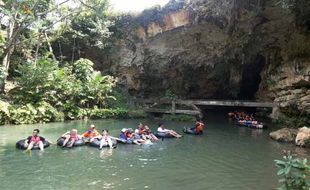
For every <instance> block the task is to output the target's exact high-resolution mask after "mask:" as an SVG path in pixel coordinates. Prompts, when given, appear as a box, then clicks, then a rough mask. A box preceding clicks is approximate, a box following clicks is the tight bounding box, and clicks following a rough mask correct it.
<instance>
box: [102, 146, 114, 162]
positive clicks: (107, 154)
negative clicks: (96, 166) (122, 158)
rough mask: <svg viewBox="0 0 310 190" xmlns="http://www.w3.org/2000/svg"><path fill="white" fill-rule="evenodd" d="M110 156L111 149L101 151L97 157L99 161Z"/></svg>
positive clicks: (111, 153)
mask: <svg viewBox="0 0 310 190" xmlns="http://www.w3.org/2000/svg"><path fill="white" fill-rule="evenodd" d="M112 155H113V149H112V148H107V149H102V150H101V151H100V154H99V157H100V158H101V159H106V158H108V157H110V156H112Z"/></svg>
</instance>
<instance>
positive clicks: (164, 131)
mask: <svg viewBox="0 0 310 190" xmlns="http://www.w3.org/2000/svg"><path fill="white" fill-rule="evenodd" d="M157 132H159V133H167V134H170V135H172V136H174V137H177V138H180V137H182V135H180V134H178V133H177V132H175V131H174V130H170V129H166V128H165V126H164V124H163V123H160V124H159V125H158V128H157Z"/></svg>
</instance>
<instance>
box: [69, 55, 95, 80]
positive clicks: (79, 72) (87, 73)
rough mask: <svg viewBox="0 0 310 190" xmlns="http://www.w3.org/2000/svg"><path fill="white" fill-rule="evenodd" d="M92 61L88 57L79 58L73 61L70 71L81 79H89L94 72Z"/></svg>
mask: <svg viewBox="0 0 310 190" xmlns="http://www.w3.org/2000/svg"><path fill="white" fill-rule="evenodd" d="M93 66H94V63H93V62H91V61H90V60H88V59H79V60H77V61H76V62H75V63H73V67H72V72H73V74H74V75H75V77H76V78H77V79H78V80H80V81H82V82H85V81H89V80H90V79H91V78H92V75H93V73H94V69H93Z"/></svg>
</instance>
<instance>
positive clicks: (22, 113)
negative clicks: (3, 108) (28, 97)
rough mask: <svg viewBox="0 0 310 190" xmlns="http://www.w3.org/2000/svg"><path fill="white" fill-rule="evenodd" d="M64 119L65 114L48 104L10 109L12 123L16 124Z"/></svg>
mask: <svg viewBox="0 0 310 190" xmlns="http://www.w3.org/2000/svg"><path fill="white" fill-rule="evenodd" d="M63 119H64V118H63V114H61V113H59V112H58V111H57V110H56V109H55V108H53V107H52V106H51V105H50V104H48V103H46V102H40V103H39V104H38V105H32V104H26V105H23V106H19V105H15V106H12V107H11V108H10V122H11V123H14V124H31V123H45V122H53V121H62V120H63Z"/></svg>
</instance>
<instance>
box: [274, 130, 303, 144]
mask: <svg viewBox="0 0 310 190" xmlns="http://www.w3.org/2000/svg"><path fill="white" fill-rule="evenodd" d="M297 132H298V129H291V128H283V129H280V130H277V131H273V132H271V133H270V134H269V136H270V137H271V138H272V139H274V140H276V141H281V142H294V141H295V138H296V136H297Z"/></svg>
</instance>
